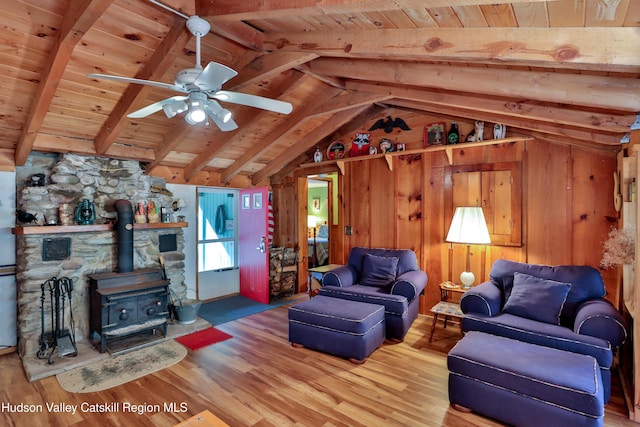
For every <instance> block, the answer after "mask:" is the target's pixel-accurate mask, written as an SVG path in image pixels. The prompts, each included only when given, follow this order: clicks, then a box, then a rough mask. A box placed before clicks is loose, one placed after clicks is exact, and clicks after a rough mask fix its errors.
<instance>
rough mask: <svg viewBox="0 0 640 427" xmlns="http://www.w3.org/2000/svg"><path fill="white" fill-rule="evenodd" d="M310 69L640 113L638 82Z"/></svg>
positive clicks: (383, 67) (472, 70) (392, 66)
mask: <svg viewBox="0 0 640 427" xmlns="http://www.w3.org/2000/svg"><path fill="white" fill-rule="evenodd" d="M309 66H310V68H311V70H312V71H314V72H316V73H320V74H326V75H330V76H338V77H344V78H351V79H356V80H369V81H378V82H385V83H391V84H406V85H410V86H422V87H430V88H435V89H444V90H451V91H457V92H467V93H476V94H477V93H481V94H485V95H492V96H498V97H509V98H524V99H529V100H538V101H546V102H554V103H557V102H558V100H562V102H563V103H567V104H573V105H581V106H585V107H592V108H605V109H611V110H618V111H629V112H636V111H640V80H638V79H635V78H623V77H607V76H591V75H585V74H565V73H550V72H539V71H520V70H506V69H489V68H479V67H478V68H476V67H456V66H446V65H432V64H418V63H409V62H396V63H393V62H387V61H376V60H353V59H350V60H349V59H337V58H319V59H316V60H314V61H312V62H311V63H310V65H309Z"/></svg>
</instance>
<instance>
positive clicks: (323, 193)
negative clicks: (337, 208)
mask: <svg viewBox="0 0 640 427" xmlns="http://www.w3.org/2000/svg"><path fill="white" fill-rule="evenodd" d="M331 181H332V180H331V179H330V178H326V177H318V176H314V177H309V178H308V179H307V188H308V191H307V213H308V215H307V228H308V236H307V242H308V250H309V252H308V254H309V258H308V259H309V262H308V267H309V268H313V267H318V266H321V265H326V264H328V263H329V262H330V255H331V254H330V252H331V249H330V248H331V244H330V243H331V241H330V239H331V237H330V235H331V233H330V228H331V227H330V226H331V224H332V223H333V209H332V206H333V203H332V198H331V197H330V189H331Z"/></svg>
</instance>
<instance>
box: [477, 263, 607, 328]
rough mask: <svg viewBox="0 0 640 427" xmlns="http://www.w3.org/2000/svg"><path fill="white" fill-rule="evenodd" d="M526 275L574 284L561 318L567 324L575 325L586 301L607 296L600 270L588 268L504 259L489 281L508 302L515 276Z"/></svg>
mask: <svg viewBox="0 0 640 427" xmlns="http://www.w3.org/2000/svg"><path fill="white" fill-rule="evenodd" d="M515 272H518V273H525V274H529V275H531V276H535V277H539V278H541V279H547V280H555V281H558V282H566V283H571V289H570V290H569V295H567V300H566V301H565V304H564V306H563V307H562V312H561V314H560V318H561V321H562V323H563V324H573V319H574V317H575V313H576V309H577V308H578V305H580V303H582V302H583V301H586V300H590V299H596V298H603V297H604V296H605V293H606V292H605V288H604V282H603V280H602V275H601V274H600V272H599V271H598V270H596V269H595V268H593V267H591V266H587V265H558V266H549V265H540V264H525V263H520V262H515V261H509V260H505V259H500V260H497V261H496V262H494V264H493V266H492V267H491V272H490V273H489V278H490V279H491V281H492V282H493V283H495V285H496V286H498V287H499V288H500V289H501V290H502V292H503V294H504V301H507V300H508V299H509V295H510V294H511V290H512V289H513V279H514V273H515Z"/></svg>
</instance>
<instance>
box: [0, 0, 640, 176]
mask: <svg viewBox="0 0 640 427" xmlns="http://www.w3.org/2000/svg"><path fill="white" fill-rule="evenodd" d="M155 3H157V2H151V1H149V0H40V1H37V2H34V1H32V0H14V1H10V2H5V3H4V4H3V11H2V14H0V24H1V25H0V38H1V39H2V40H1V44H2V49H0V68H1V69H2V73H1V79H2V87H3V90H2V92H1V94H0V127H1V131H0V168H2V169H12V168H14V167H15V166H20V165H24V164H25V162H26V161H27V158H28V156H29V154H30V153H31V152H32V151H38V152H71V153H80V154H87V155H98V156H104V157H113V158H121V159H136V160H140V161H141V162H143V163H144V164H145V167H146V168H147V170H148V171H149V173H151V174H154V175H156V174H157V175H160V176H165V177H167V178H168V179H169V180H172V181H174V182H191V183H207V184H211V185H224V184H228V185H234V183H236V184H237V183H240V185H252V184H258V183H264V182H268V181H269V180H270V179H273V178H274V177H276V176H281V175H282V174H284V173H288V172H290V171H292V170H294V169H295V168H296V167H297V166H298V165H299V164H300V163H303V162H309V161H310V159H311V157H312V155H313V151H314V150H315V148H316V146H319V145H323V144H327V143H328V142H329V141H331V139H332V137H333V136H334V135H336V134H339V133H340V132H341V131H342V132H351V131H352V130H353V129H357V128H358V126H360V127H362V126H365V125H367V124H369V122H370V121H371V117H372V115H376V114H378V115H380V116H381V117H384V116H385V111H386V110H390V109H392V110H393V111H407V112H409V113H411V114H415V113H419V114H425V115H431V116H439V117H445V118H449V119H451V118H454V119H455V118H465V119H469V120H486V121H488V122H493V123H503V124H505V125H507V126H508V127H509V129H511V130H512V131H513V132H514V133H516V134H522V135H528V136H533V137H536V138H543V139H546V140H549V141H554V142H558V143H566V144H577V145H584V146H587V147H592V148H594V149H604V150H611V151H617V150H619V148H620V146H621V144H620V139H621V138H622V137H623V136H624V135H625V133H628V132H629V128H630V126H631V124H632V123H633V122H634V120H635V118H636V112H638V111H640V79H639V77H640V47H639V46H640V28H639V27H640V1H635V0H557V1H539V0H527V1H524V0H509V1H502V0H448V1H447V0H296V1H290V0H267V1H265V0H242V1H236V0H195V1H194V0H163V1H162V3H163V4H164V5H166V6H168V7H169V8H171V9H174V10H177V11H179V12H180V13H181V14H183V15H186V16H190V15H194V14H197V15H199V16H201V17H203V18H205V19H206V20H207V21H209V22H210V24H211V31H210V33H209V34H207V35H206V36H205V37H203V38H202V63H203V64H206V63H207V62H209V61H216V62H219V63H222V64H224V65H227V66H229V67H231V68H233V69H235V70H237V71H238V76H237V77H235V78H233V79H232V80H230V81H229V82H227V83H226V84H225V85H224V86H223V89H226V90H235V91H240V92H245V93H250V94H255V95H260V96H265V97H270V98H276V99H280V100H283V101H287V102H290V103H291V104H292V105H293V112H292V113H291V114H289V115H283V114H278V113H273V112H268V111H263V110H259V109H255V108H251V107H245V106H241V105H235V104H227V105H225V107H226V108H228V109H229V110H231V111H232V112H233V115H234V120H235V121H236V122H237V123H238V125H239V128H238V129H237V130H235V131H232V132H221V131H220V130H219V129H218V128H217V127H216V126H215V125H211V126H204V125H198V126H191V125H188V124H187V123H186V122H185V121H184V120H183V119H182V118H181V116H176V117H174V118H171V119H169V118H167V117H166V116H165V115H164V114H163V113H162V111H160V112H158V113H155V114H153V115H151V116H148V117H146V118H143V119H130V118H127V114H129V113H131V112H132V111H135V110H137V109H139V108H142V107H144V106H145V105H149V104H151V103H153V102H157V101H159V100H161V99H164V98H167V97H169V96H172V95H175V94H173V93H171V91H168V90H166V89H163V88H157V87H151V86H145V85H136V84H126V83H122V82H116V81H108V80H100V79H91V78H88V77H87V76H86V75H87V74H88V73H103V74H112V75H119V76H125V77H136V78H139V79H148V80H155V81H161V82H166V83H172V82H173V80H174V76H175V74H176V72H177V71H179V70H182V69H185V68H190V67H193V65H194V62H195V50H196V48H195V44H196V42H195V38H194V37H193V36H192V35H191V33H189V31H188V30H187V29H186V26H185V19H184V18H183V17H180V16H178V15H177V14H174V13H172V12H171V11H169V10H167V9H166V8H163V7H161V6H159V5H158V4H155ZM365 120H366V121H367V122H366V123H365Z"/></svg>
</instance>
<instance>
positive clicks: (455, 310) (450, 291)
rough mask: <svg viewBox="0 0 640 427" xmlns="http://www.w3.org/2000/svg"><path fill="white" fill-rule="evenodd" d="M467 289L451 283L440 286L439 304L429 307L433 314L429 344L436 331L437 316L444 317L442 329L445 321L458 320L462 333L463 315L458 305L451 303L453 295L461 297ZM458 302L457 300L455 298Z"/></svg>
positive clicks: (445, 324)
mask: <svg viewBox="0 0 640 427" xmlns="http://www.w3.org/2000/svg"><path fill="white" fill-rule="evenodd" d="M468 290H469V289H467V288H463V287H462V286H460V285H458V284H455V283H452V282H443V283H441V284H440V302H438V303H437V304H436V305H434V306H433V307H431V313H433V323H432V324H431V334H430V335H429V342H431V340H433V332H434V331H435V330H436V322H437V321H438V316H444V327H445V328H446V327H447V320H448V319H449V317H453V318H456V319H459V320H460V332H462V318H463V317H464V314H463V313H462V311H461V310H460V304H459V303H457V302H453V301H451V297H452V296H453V295H457V296H462V294H464V293H465V292H467V291H468ZM456 299H457V300H458V301H459V298H456Z"/></svg>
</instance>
